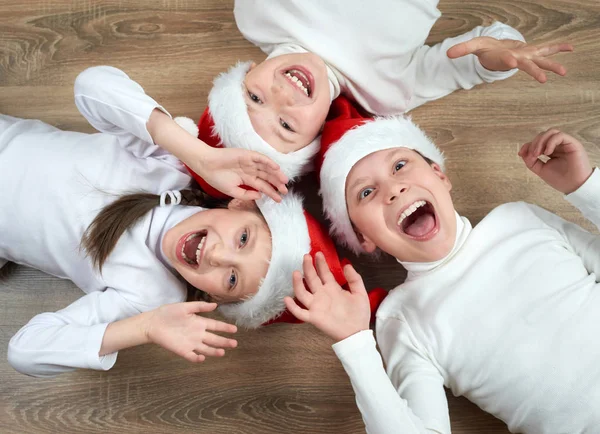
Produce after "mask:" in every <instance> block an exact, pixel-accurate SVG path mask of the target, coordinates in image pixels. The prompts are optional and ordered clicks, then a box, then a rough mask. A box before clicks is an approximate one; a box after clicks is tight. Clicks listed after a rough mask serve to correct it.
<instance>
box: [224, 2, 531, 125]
mask: <svg viewBox="0 0 600 434" xmlns="http://www.w3.org/2000/svg"><path fill="white" fill-rule="evenodd" d="M437 5H438V1H436V0H369V1H365V0H285V1H280V0H236V2H235V8H234V15H235V21H236V24H237V26H238V28H239V30H240V32H241V33H242V34H243V35H244V37H245V38H246V39H248V40H249V41H250V42H252V43H253V44H255V45H257V46H258V47H260V49H261V50H262V51H264V52H265V53H266V54H268V55H269V57H273V56H279V55H282V54H288V53H298V52H306V51H310V52H313V53H315V54H317V55H318V56H320V57H321V58H322V59H323V60H324V61H325V63H326V64H327V65H328V75H329V81H330V88H331V90H332V99H333V98H335V97H337V96H338V95H339V94H340V92H341V93H344V94H349V95H350V96H351V97H352V98H353V99H354V100H356V101H357V102H358V104H360V105H361V106H362V107H363V108H364V109H365V110H367V111H369V112H371V113H373V114H376V115H390V114H398V113H403V112H407V111H409V110H411V109H413V108H415V107H418V106H420V105H421V104H424V103H426V102H427V101H431V100H435V99H438V98H441V97H443V96H445V95H448V94H449V93H451V92H453V91H455V90H457V89H470V88H472V87H473V86H475V85H478V84H481V83H483V82H492V81H494V80H502V79H505V78H508V77H510V76H511V75H513V74H514V73H515V72H516V70H511V71H506V72H492V71H489V70H487V69H485V68H484V67H482V66H481V64H480V63H479V60H478V59H477V57H476V56H473V55H468V56H465V57H463V58H460V59H455V60H453V59H449V58H448V56H447V55H446V51H447V50H448V48H450V47H451V46H453V45H455V44H457V43H459V42H464V41H468V40H470V39H473V38H474V37H477V36H490V37H493V38H496V39H517V40H520V41H524V39H523V36H522V35H521V34H520V33H519V32H518V31H516V30H515V29H513V28H512V27H509V26H507V25H505V24H501V23H498V22H496V23H494V24H493V25H491V26H489V27H476V28H475V29H473V30H471V31H470V32H467V33H465V34H463V35H460V36H457V37H454V38H448V39H446V40H444V41H443V42H441V43H439V44H436V45H434V46H431V47H429V46H427V45H424V44H425V40H426V39H427V36H428V35H429V32H430V30H431V28H432V27H433V25H434V23H435V22H436V20H437V19H438V18H439V17H440V15H441V13H440V11H439V10H438V8H437Z"/></svg>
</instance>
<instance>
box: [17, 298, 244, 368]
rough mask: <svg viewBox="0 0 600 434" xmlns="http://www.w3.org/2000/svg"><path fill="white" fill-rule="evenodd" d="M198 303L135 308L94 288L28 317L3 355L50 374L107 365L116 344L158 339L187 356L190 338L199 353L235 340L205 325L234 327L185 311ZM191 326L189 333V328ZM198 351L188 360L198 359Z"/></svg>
mask: <svg viewBox="0 0 600 434" xmlns="http://www.w3.org/2000/svg"><path fill="white" fill-rule="evenodd" d="M209 307H210V309H208V310H212V309H214V308H215V306H214V305H209ZM203 309H204V307H203V306H201V305H196V304H195V303H176V304H173V305H166V306H162V307H160V308H158V309H155V310H153V311H149V312H145V313H140V312H139V311H138V310H137V309H136V308H135V307H134V306H132V305H131V303H129V302H128V301H127V300H126V299H124V298H123V297H122V296H121V295H120V294H119V293H118V292H117V291H116V290H114V289H112V288H108V289H107V290H105V291H102V292H101V291H96V292H93V293H90V294H87V295H86V296H84V297H81V298H80V299H79V300H77V301H75V302H74V303H72V304H71V305H69V306H68V307H66V308H65V309H62V310H60V311H58V312H46V313H42V314H40V315H37V316H35V317H34V318H32V319H31V321H29V323H27V324H26V325H25V326H24V327H23V328H21V330H19V331H18V332H17V333H16V334H15V335H14V336H13V337H12V339H11V340H10V343H9V346H8V361H9V363H10V364H11V365H12V366H13V367H14V368H15V369H16V370H17V371H19V372H22V373H24V374H27V375H32V376H36V377H52V376H55V375H58V374H61V373H64V372H69V371H72V370H74V369H78V368H84V369H96V370H104V371H106V370H109V369H110V368H112V366H113V365H114V364H115V362H116V360H117V352H118V351H119V350H121V349H125V348H129V347H132V346H136V345H142V344H145V343H149V342H153V343H158V344H159V345H161V346H163V347H165V348H167V349H169V350H171V351H173V352H175V353H177V354H179V355H181V356H182V357H185V358H187V359H188V360H192V359H193V356H192V354H191V352H190V351H188V348H187V347H188V345H189V344H190V342H192V343H193V344H194V345H195V346H194V349H196V350H199V352H200V353H202V354H206V355H222V354H220V352H221V351H222V350H220V351H217V353H214V351H213V350H214V349H208V346H209V345H221V344H223V346H229V347H234V346H235V341H231V340H228V339H225V338H222V337H219V336H216V335H212V334H210V333H206V332H205V330H207V329H209V328H210V327H218V328H215V330H221V331H232V330H233V331H235V327H234V326H230V325H228V324H224V323H220V322H219V321H214V320H210V319H204V318H202V317H196V316H195V315H194V316H193V317H192V316H191V313H195V312H197V311H201V310H203ZM204 311H207V310H204ZM124 318H126V319H124ZM198 322H200V323H201V324H200V325H198ZM202 327H204V329H202ZM192 329H193V330H195V333H194V334H192V333H189V331H190V330H192ZM182 333H185V336H184V337H182V336H181V334H182ZM209 335H211V336H209ZM198 338H199V339H201V340H204V344H201V343H198V342H197V339H198ZM203 345H204V346H203ZM205 350H206V351H205ZM198 357H199V356H196V359H195V360H194V361H202V360H203V358H198Z"/></svg>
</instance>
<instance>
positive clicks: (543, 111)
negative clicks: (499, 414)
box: [0, 0, 600, 434]
mask: <svg viewBox="0 0 600 434" xmlns="http://www.w3.org/2000/svg"><path fill="white" fill-rule="evenodd" d="M232 7H233V5H232V0H227V1H221V0H195V1H192V0H161V1H157V2H147V1H143V0H128V1H122V0H106V1H91V0H86V1H75V0H33V1H28V2H14V1H8V0H0V112H2V113H7V114H10V115H13V116H20V117H31V118H39V119H42V120H44V121H46V122H49V123H51V124H54V125H56V126H58V127H60V128H67V129H74V130H78V131H87V132H91V131H93V129H92V128H91V127H90V126H89V125H87V123H86V122H85V120H84V119H83V117H82V116H81V115H80V114H79V113H78V112H77V110H76V108H75V105H74V103H73V94H72V92H73V90H72V89H73V81H74V79H75V77H76V76H77V74H78V73H79V72H81V71H82V70H83V69H84V68H86V67H89V66H92V65H100V64H110V65H113V66H116V67H119V68H122V69H123V70H125V71H126V72H127V73H128V74H129V75H130V76H131V77H132V78H133V79H135V80H137V81H139V82H140V83H141V84H142V85H143V86H144V88H145V89H146V91H147V92H148V93H149V94H150V95H152V96H153V97H155V98H156V99H157V100H159V101H160V102H161V103H162V104H163V105H164V106H165V107H167V108H168V109H169V110H170V111H171V113H173V114H174V115H186V116H189V117H192V118H195V119H196V118H198V117H199V116H200V114H201V113H202V111H203V110H204V108H205V104H206V97H207V94H208V91H209V89H210V86H211V82H212V79H213V78H214V76H215V75H216V74H217V73H219V72H221V71H223V70H225V69H226V68H227V67H228V66H230V65H231V64H233V63H234V62H236V61H237V60H248V59H255V60H256V61H260V60H262V59H263V58H264V55H263V54H262V53H261V52H260V50H258V49H257V48H255V47H253V46H252V45H251V44H250V43H248V42H247V41H245V40H244V39H243V37H242V36H241V35H240V34H239V32H238V31H237V29H236V27H235V23H234V21H233V17H232ZM440 9H441V10H442V12H443V16H442V18H441V19H440V20H439V21H438V23H437V24H436V26H435V27H434V29H433V31H432V33H431V35H430V38H429V42H430V43H435V42H438V41H440V40H442V39H444V38H445V37H448V36H454V35H457V34H460V33H462V32H465V31H467V30H470V29H471V28H473V27H474V26H477V25H482V24H484V25H485V24H490V23H491V22H493V21H494V20H500V21H502V22H505V23H507V24H509V25H511V26H513V27H515V28H517V29H518V30H520V31H521V32H522V33H523V34H524V35H525V37H526V38H527V40H529V41H535V42H536V43H537V42H553V41H554V42H557V41H568V42H571V43H573V44H574V45H575V46H576V51H575V53H573V54H570V55H561V56H560V57H559V58H560V60H561V61H562V62H563V63H564V64H565V66H566V67H567V69H568V76H567V77H565V78H559V77H550V79H549V81H548V83H546V84H545V85H543V86H542V85H538V84H537V83H535V82H534V81H533V80H532V79H531V78H529V77H528V76H526V75H525V74H522V73H520V74H517V75H516V76H515V77H513V78H511V79H510V80H506V81H504V82H499V83H494V84H491V85H485V86H480V87H478V88H476V89H473V90H470V91H462V92H456V93H454V94H452V95H450V96H448V97H446V98H443V99H442V100H439V101H435V102H432V103H430V104H427V105H425V106H423V107H420V108H418V109H417V110H415V111H414V112H413V113H412V116H413V118H414V119H415V120H416V121H417V122H418V123H419V124H420V125H421V126H422V127H423V128H424V129H425V130H426V131H427V132H428V133H429V134H430V135H431V136H432V137H433V138H434V139H435V140H436V142H437V143H438V144H439V145H440V146H441V147H442V149H443V150H444V152H445V154H446V157H447V161H448V163H447V168H448V172H449V175H450V178H451V180H452V183H453V187H454V190H453V191H454V199H455V205H456V208H457V209H458V210H459V212H461V213H462V214H464V215H466V216H468V217H469V218H470V219H471V221H472V222H473V223H476V222H478V221H479V220H480V219H481V218H482V217H483V216H484V215H485V214H487V213H488V212H489V211H490V210H491V209H492V208H494V207H495V206H497V205H499V204H501V203H504V202H508V201H517V200H524V201H529V202H535V203H538V204H539V205H541V206H544V207H545V208H548V209H550V210H552V211H554V212H556V213H557V214H559V215H561V216H562V217H565V218H567V219H569V220H572V221H575V222H578V223H580V224H582V225H584V226H585V227H587V228H591V226H590V225H589V224H588V223H587V222H585V221H584V220H583V218H582V217H581V216H580V215H579V214H578V213H577V211H576V210H575V209H573V208H572V207H571V206H570V205H568V204H567V203H566V202H565V201H564V200H563V199H562V198H561V197H560V195H559V194H558V193H556V192H553V191H552V190H551V189H549V188H548V187H546V186H545V185H543V183H542V182H541V181H540V180H538V179H536V178H535V177H533V176H532V175H530V173H529V172H528V171H527V170H526V169H525V168H524V166H523V165H522V163H521V162H520V161H519V159H518V158H517V156H516V151H517V149H518V147H519V146H520V145H521V144H522V143H524V142H525V141H528V140H529V139H531V138H532V137H533V136H534V135H535V134H536V133H538V132H539V131H541V130H543V129H546V128H549V127H552V126H556V127H560V128H562V129H564V130H565V131H567V132H569V133H571V134H573V135H575V136H576V137H578V138H580V139H581V140H582V141H583V142H584V143H585V145H586V148H587V149H588V151H589V153H590V156H591V158H592V160H593V161H594V162H595V164H598V163H600V148H599V147H598V144H599V143H600V122H599V120H600V85H599V83H600V54H599V53H600V38H599V36H600V34H599V30H598V29H599V28H600V4H599V3H598V1H597V0H541V1H540V0H505V1H502V0H488V1H486V2H481V1H476V0H442V1H441V2H440ZM315 182H316V180H315V178H314V176H308V177H307V178H306V179H305V180H303V181H302V183H301V186H300V187H301V189H302V190H303V191H304V192H305V194H306V196H307V200H308V208H309V209H310V210H311V211H313V213H315V214H318V213H320V204H319V201H318V198H317V197H316V196H315V194H314V190H315V189H314V185H315ZM3 206H7V204H4V205H3ZM341 252H342V253H346V252H344V251H343V250H341ZM355 262H356V264H357V268H358V269H359V271H361V272H362V273H363V275H364V276H365V280H366V283H367V286H368V287H375V286H383V287H386V288H390V287H393V286H395V285H397V284H398V283H400V282H401V281H402V280H403V279H404V277H405V273H404V271H403V270H402V269H401V268H400V267H399V266H398V265H397V263H396V262H395V261H394V260H393V259H390V258H382V259H381V260H380V261H372V260H369V259H364V258H363V259H361V260H359V261H355ZM80 295H81V292H80V290H78V289H77V288H76V287H75V286H74V285H73V284H71V283H70V282H67V281H63V280H59V279H55V278H52V277H49V276H46V275H44V274H43V273H40V272H38V271H35V270H30V269H27V268H24V267H15V266H10V267H5V268H4V269H2V270H0V378H1V381H2V385H1V387H0V432H2V433H19V434H20V433H56V432H67V433H100V432H103V433H104V432H131V433H138V432H139V433H141V432H143V433H164V432H173V433H188V432H190V433H191V432H194V433H210V434H221V433H222V434H225V433H227V434H229V433H332V434H334V433H335V434H338V433H344V434H345V433H359V432H364V428H363V424H362V420H361V418H360V414H359V413H358V410H357V408H356V405H355V403H354V396H353V393H352V389H351V387H350V384H349V381H348V379H347V377H346V375H345V373H344V371H343V369H342V368H341V366H340V364H339V362H338V361H337V359H336V358H335V356H334V355H333V353H332V351H331V347H330V344H331V342H330V341H329V340H328V339H327V338H325V337H323V336H322V335H320V334H319V333H317V332H316V331H315V330H314V329H313V328H311V327H309V326H289V325H277V326H272V327H267V328H264V329H262V330H259V331H257V332H241V333H240V334H239V337H238V338H239V342H240V347H239V348H238V349H236V350H235V351H231V352H229V353H228V354H227V355H226V356H225V357H224V358H223V359H219V360H209V361H207V362H206V363H204V364H201V365H190V364H188V363H187V362H185V361H184V360H181V359H179V358H177V357H175V356H173V355H171V354H170V353H167V352H166V351H163V350H162V349H160V348H155V347H152V346H145V347H140V348H135V349H132V350H129V351H123V352H121V354H120V355H119V360H118V362H117V364H116V366H115V367H114V369H113V370H111V371H109V372H107V373H101V372H84V371H81V372H75V373H72V374H66V375H63V376H60V377H58V378H55V379H47V380H39V379H33V378H29V377H26V376H23V375H20V374H18V373H16V372H15V371H14V370H13V369H12V368H11V367H10V366H9V365H8V363H7V362H6V348H7V345H8V341H9V340H10V337H11V336H12V335H13V334H14V333H15V332H16V331H17V330H18V329H19V328H20V327H21V326H22V325H24V324H25V323H26V322H27V321H28V320H29V319H30V318H31V317H32V316H34V315H35V314H37V313H40V312H44V311H53V310H58V309H60V308H62V307H64V306H66V305H67V304H68V303H70V302H72V301H74V300H75V299H77V298H78V297H79V296H80ZM449 404H450V411H451V418H452V427H453V432H454V433H458V434H469V433H470V434H474V433H485V434H500V433H502V434H505V433H507V432H508V431H507V429H506V427H505V425H504V424H503V423H502V422H500V421H498V420H496V419H494V418H493V417H491V416H489V415H486V414H484V413H483V412H482V411H481V410H479V409H478V408H477V407H476V406H474V405H473V404H471V403H469V402H468V401H467V400H465V399H463V398H454V397H452V396H450V395H449Z"/></svg>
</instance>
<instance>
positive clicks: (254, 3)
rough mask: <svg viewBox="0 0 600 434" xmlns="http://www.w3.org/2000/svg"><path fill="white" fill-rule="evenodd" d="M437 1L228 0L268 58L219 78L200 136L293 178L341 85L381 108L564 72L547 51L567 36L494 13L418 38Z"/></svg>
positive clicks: (374, 110) (306, 161)
mask: <svg viewBox="0 0 600 434" xmlns="http://www.w3.org/2000/svg"><path fill="white" fill-rule="evenodd" d="M437 4H438V2H437V1H435V0H426V1H424V0H402V1H390V0H377V1H370V2H365V1H359V0H351V1H337V0H336V1H321V0H287V1H267V2H265V1H262V0H241V1H236V2H235V8H234V14H235V19H236V23H237V25H238V28H239V29H240V31H241V32H242V34H243V35H244V36H245V37H246V38H247V39H248V40H249V41H251V42H252V43H254V44H256V45H257V46H259V47H260V48H261V49H262V50H263V51H264V52H265V53H266V54H267V55H268V58H267V59H266V60H265V61H263V62H261V63H259V64H258V65H256V64H254V63H252V62H241V63H238V64H237V65H235V66H233V67H232V68H230V69H229V71H227V72H226V73H223V74H221V75H220V76H219V77H217V79H216V80H215V82H214V86H213V89H212V90H211V92H210V95H209V98H208V107H207V109H206V111H205V112H204V114H203V116H202V118H201V119H200V122H199V127H200V135H199V138H200V139H201V140H203V141H204V142H206V143H208V144H211V145H213V146H224V147H229V148H245V149H252V150H254V151H258V152H261V153H263V154H265V155H267V156H268V157H270V158H271V159H273V160H274V161H275V162H277V163H278V164H279V165H280V166H281V169H282V170H283V172H284V173H285V174H286V175H287V176H288V177H289V178H290V179H293V178H295V177H297V176H299V175H301V174H302V173H304V172H306V171H308V170H310V168H311V162H312V158H313V156H314V154H315V153H316V152H317V151H318V149H319V135H320V131H321V128H322V126H323V123H324V122H325V118H326V116H327V113H328V111H329V107H330V104H331V101H333V100H334V99H335V98H336V97H337V96H339V95H340V94H344V95H347V96H348V97H349V98H351V99H352V100H354V101H355V102H356V103H357V104H359V105H360V106H361V107H362V108H363V109H364V110H366V111H367V112H369V113H371V114H375V115H386V116H387V115H393V114H400V113H404V112H407V111H409V110H411V109H413V108H415V107H418V106H419V105H421V104H424V103H425V102H427V101H431V100H435V99H438V98H441V97H443V96H445V95H447V94H449V93H451V92H453V91H455V90H457V89H470V88H472V87H473V86H476V85H478V84H481V83H486V82H487V83H489V82H493V81H495V80H503V79H505V78H508V77H510V76H511V75H513V74H514V73H515V72H516V71H517V69H521V70H523V71H525V72H526V73H528V74H530V75H532V76H533V77H535V78H536V79H537V80H538V81H540V82H545V81H546V74H545V72H544V70H546V71H552V72H554V73H556V74H559V75H564V74H565V68H564V67H563V66H561V65H560V64H559V63H557V62H554V61H552V60H550V59H548V57H549V56H551V55H553V54H556V53H558V52H561V51H570V50H572V47H571V46H570V45H568V44H555V45H544V46H533V45H528V44H527V43H525V42H524V39H523V36H522V35H521V34H520V33H519V32H518V31H517V30H515V29H513V28H512V27H510V26H508V25H506V24H502V23H499V22H496V23H494V24H492V25H491V26H487V27H483V26H479V27H476V28H475V29H473V30H471V31H469V32H467V33H465V34H463V35H460V36H457V37H453V38H448V39H446V40H444V41H443V42H441V43H439V44H436V45H434V46H427V45H425V40H426V38H427V36H428V34H429V32H430V30H431V28H432V26H433V24H434V23H435V21H436V20H437V19H438V18H439V17H440V14H441V13H440V11H439V10H438V9H437ZM200 182H201V181H200Z"/></svg>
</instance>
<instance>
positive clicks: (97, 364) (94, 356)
mask: <svg viewBox="0 0 600 434" xmlns="http://www.w3.org/2000/svg"><path fill="white" fill-rule="evenodd" d="M106 327H108V323H106V324H96V325H94V326H92V327H90V332H89V335H88V337H87V342H86V353H87V354H88V357H87V358H88V368H89V369H95V370H97V371H108V370H109V369H110V368H112V367H113V366H114V364H115V362H116V361H117V354H118V352H115V353H112V354H106V355H104V356H99V355H98V353H99V352H100V348H101V347H102V339H104V333H105V332H106Z"/></svg>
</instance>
